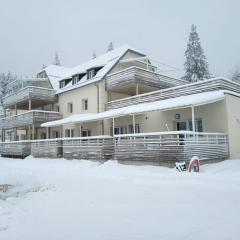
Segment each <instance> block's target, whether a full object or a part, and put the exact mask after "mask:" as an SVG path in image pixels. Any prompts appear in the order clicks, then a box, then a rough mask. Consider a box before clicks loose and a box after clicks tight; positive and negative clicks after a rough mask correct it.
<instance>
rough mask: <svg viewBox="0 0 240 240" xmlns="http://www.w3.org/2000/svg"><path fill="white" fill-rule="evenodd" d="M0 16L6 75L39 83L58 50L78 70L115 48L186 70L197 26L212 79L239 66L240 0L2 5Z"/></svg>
mask: <svg viewBox="0 0 240 240" xmlns="http://www.w3.org/2000/svg"><path fill="white" fill-rule="evenodd" d="M0 9H1V13H0V72H6V71H8V70H10V71H11V72H14V73H16V74H18V75H19V76H21V75H22V76H29V77H30V76H35V74H36V72H37V71H38V70H39V69H41V67H42V65H43V64H46V65H48V64H51V63H52V61H53V58H54V54H55V51H58V53H59V55H60V59H61V63H62V65H64V66H69V67H71V66H75V65H78V64H80V63H82V62H84V61H86V60H89V59H90V58H91V56H92V52H93V51H94V50H95V51H96V54H97V55H98V54H102V53H104V52H105V51H106V49H107V45H108V44H109V42H110V41H113V43H114V46H115V47H117V46H120V45H123V44H126V43H127V44H130V45H131V46H133V47H135V48H137V49H140V50H142V51H143V52H145V53H146V54H149V55H150V57H151V58H153V59H155V60H158V61H160V62H163V63H166V64H169V65H171V66H174V67H176V68H179V69H181V70H182V69H183V63H184V51H185V49H186V44H187V40H188V35H189V31H190V26H191V24H192V23H194V24H196V25H197V30H198V33H199V36H200V39H201V43H202V47H203V49H204V52H205V54H206V56H207V59H208V62H209V65H210V71H211V73H212V74H214V75H222V76H228V74H229V71H230V70H231V69H233V68H234V67H235V66H236V64H237V63H239V62H240V28H239V23H240V15H239V9H240V1H238V0H218V1H217V0H208V1H207V0H198V1H194V0H189V1H187V0H175V1H171V0H165V1H162V0H156V1H155V0H147V1H144V0H118V1H114V0H98V1H97V0H96V1H92V0H84V1H81V0H38V1H37V0H21V1H20V0H6V1H4V0H0Z"/></svg>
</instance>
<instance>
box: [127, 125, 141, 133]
mask: <svg viewBox="0 0 240 240" xmlns="http://www.w3.org/2000/svg"><path fill="white" fill-rule="evenodd" d="M129 133H134V131H133V125H132V124H130V125H129ZM135 133H140V125H139V124H135Z"/></svg>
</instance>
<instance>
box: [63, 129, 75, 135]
mask: <svg viewBox="0 0 240 240" xmlns="http://www.w3.org/2000/svg"><path fill="white" fill-rule="evenodd" d="M65 137H74V129H65Z"/></svg>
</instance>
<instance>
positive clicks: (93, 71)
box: [87, 69, 95, 79]
mask: <svg viewBox="0 0 240 240" xmlns="http://www.w3.org/2000/svg"><path fill="white" fill-rule="evenodd" d="M94 76H95V70H94V69H91V70H89V71H88V72H87V79H91V78H93V77H94Z"/></svg>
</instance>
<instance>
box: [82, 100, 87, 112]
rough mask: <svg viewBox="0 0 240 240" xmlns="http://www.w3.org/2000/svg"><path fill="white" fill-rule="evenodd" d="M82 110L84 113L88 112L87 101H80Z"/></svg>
mask: <svg viewBox="0 0 240 240" xmlns="http://www.w3.org/2000/svg"><path fill="white" fill-rule="evenodd" d="M82 109H83V110H84V111H86V110H88V99H83V100H82Z"/></svg>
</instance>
